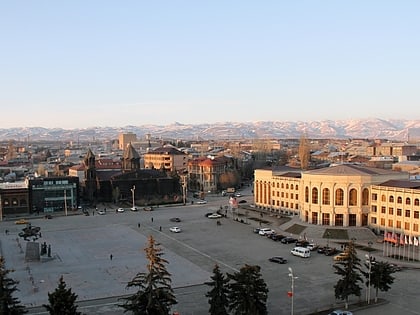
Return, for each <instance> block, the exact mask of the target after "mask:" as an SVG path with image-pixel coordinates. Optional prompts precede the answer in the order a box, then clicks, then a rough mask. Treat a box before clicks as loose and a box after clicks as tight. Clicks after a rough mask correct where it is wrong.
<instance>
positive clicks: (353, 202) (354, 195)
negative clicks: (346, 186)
mask: <svg viewBox="0 0 420 315" xmlns="http://www.w3.org/2000/svg"><path fill="white" fill-rule="evenodd" d="M334 197H335V198H334V204H335V205H336V206H344V190H343V189H341V188H337V189H336V190H335V195H334ZM318 198H319V191H318V188H317V187H313V188H312V191H311V202H312V204H318V202H319V200H318ZM357 201H358V192H357V189H354V188H352V189H350V191H349V206H357ZM305 202H306V203H308V202H309V187H305ZM321 202H322V204H323V205H331V191H330V189H329V188H324V189H322V194H321ZM368 204H369V190H368V189H367V188H365V189H363V191H362V205H363V206H367V205H368Z"/></svg>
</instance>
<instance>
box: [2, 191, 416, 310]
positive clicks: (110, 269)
mask: <svg viewBox="0 0 420 315" xmlns="http://www.w3.org/2000/svg"><path fill="white" fill-rule="evenodd" d="M242 193H243V196H242V197H240V199H245V200H248V202H252V195H251V193H250V191H249V190H246V189H245V190H244V191H242ZM206 199H207V200H208V203H207V204H204V205H197V204H196V203H195V204H193V205H191V204H188V205H186V206H179V207H160V208H157V209H155V211H139V212H131V211H128V208H127V211H126V212H125V213H116V212H115V208H117V207H114V208H112V207H111V206H110V205H106V207H107V209H108V210H107V214H106V215H97V214H96V215H94V216H87V217H86V216H82V215H78V216H67V217H64V216H63V217H56V218H54V219H52V220H45V219H37V220H35V219H34V220H32V223H33V225H35V226H40V227H41V231H42V238H41V239H40V241H41V242H44V241H45V242H46V243H47V244H51V247H52V259H50V260H45V259H43V260H42V261H41V262H25V261H24V254H23V253H22V252H21V250H20V249H19V246H18V245H17V240H16V235H17V233H18V232H19V231H20V229H21V228H22V227H21V226H17V225H14V224H13V222H8V221H5V222H2V223H1V225H0V229H1V230H0V231H4V230H5V229H8V230H9V235H7V236H4V237H2V239H1V246H2V253H3V255H4V256H5V258H6V264H7V266H9V267H11V266H13V267H14V269H15V270H16V271H15V272H14V273H13V274H12V275H11V276H13V278H15V279H16V280H19V281H20V284H19V289H20V290H21V291H20V292H19V293H18V294H19V298H20V299H21V301H22V302H23V303H24V304H25V305H27V306H28V307H31V308H30V313H29V314H46V313H45V311H44V310H43V308H42V307H39V306H40V305H42V304H43V303H46V302H47V294H48V292H51V291H53V290H54V289H55V288H56V287H57V281H58V278H59V276H60V275H63V276H64V280H65V281H66V283H67V284H68V286H69V287H71V288H72V290H73V292H75V293H76V294H77V295H78V297H79V299H80V300H83V301H85V302H80V308H81V309H80V310H81V311H83V312H84V313H85V314H106V315H108V314H109V315H111V314H115V315H117V314H123V312H122V309H120V308H117V307H116V306H115V304H116V302H117V298H118V297H120V296H123V295H125V294H129V293H130V292H129V291H127V290H126V288H125V285H126V283H127V282H128V281H129V280H131V279H132V278H133V277H134V275H135V274H136V273H137V272H141V271H144V270H145V266H146V263H147V261H146V259H145V255H144V252H143V248H144V247H145V246H146V245H147V237H148V236H149V235H153V237H154V238H155V239H156V240H157V242H158V243H159V244H160V245H161V246H162V248H163V252H164V253H165V256H164V257H165V259H167V260H168V261H169V265H168V270H169V271H170V273H171V274H172V277H171V278H172V285H173V287H174V288H175V293H176V296H177V299H178V304H177V305H176V306H174V307H173V310H174V311H175V310H176V311H179V312H180V313H181V314H183V315H187V314H191V315H197V314H198V315H200V314H208V302H207V298H206V297H205V293H206V292H207V290H208V287H207V286H206V285H204V284H203V283H204V282H206V281H209V280H210V276H211V273H212V270H213V268H214V266H215V264H218V265H219V266H220V268H221V270H222V272H224V273H234V272H237V271H239V269H240V268H241V267H242V266H244V265H245V264H252V265H259V266H261V272H262V275H263V278H264V280H265V281H266V283H267V286H268V288H269V294H268V301H267V307H268V310H269V314H289V313H290V310H291V302H292V301H291V299H290V298H289V297H288V295H287V292H288V291H290V289H291V278H290V277H289V271H288V267H291V268H292V270H293V273H294V275H295V276H296V277H297V279H295V281H294V293H295V295H294V299H293V304H294V305H293V306H294V311H295V314H310V313H314V312H317V311H322V310H324V309H326V308H328V307H329V306H331V305H333V304H334V303H336V301H335V298H334V289H333V286H334V284H335V282H336V281H337V277H336V275H335V274H334V273H333V268H332V264H333V261H332V258H331V257H326V256H324V255H320V254H317V253H314V252H313V253H312V256H311V257H310V258H308V259H304V258H299V257H295V256H292V255H291V254H290V250H291V249H292V247H293V245H292V244H281V243H280V242H274V241H272V240H269V239H267V238H266V237H263V236H259V235H257V234H255V233H253V228H254V227H256V226H257V221H255V220H251V217H252V216H253V213H252V211H250V212H249V216H250V218H249V219H248V220H245V221H246V222H247V223H248V224H246V223H240V222H238V221H235V220H233V219H232V213H230V212H228V217H227V218H223V219H221V223H222V224H221V226H218V225H217V224H216V221H217V220H212V219H207V218H206V217H205V216H204V214H205V213H207V212H213V211H216V210H217V209H219V208H220V206H222V207H224V206H225V205H228V198H227V197H221V196H217V197H216V196H207V197H206ZM255 216H257V214H255ZM172 217H179V218H180V219H181V222H179V223H173V222H171V221H170V220H169V219H170V218H172ZM272 221H273V222H272V223H270V224H266V226H269V227H272V228H273V229H275V230H277V229H280V228H281V227H280V226H278V225H277V224H276V220H275V219H273V220H272ZM139 224H140V227H139ZM174 225H176V226H179V227H181V228H182V232H181V233H171V232H170V231H169V228H170V227H171V226H174ZM308 237H310V235H308ZM20 243H21V247H22V244H23V247H24V245H25V244H24V241H23V240H21V241H20ZM110 254H112V255H113V259H112V260H110ZM274 255H276V256H277V255H278V256H283V257H285V258H287V259H288V264H286V265H279V264H276V263H272V262H269V261H268V258H269V257H271V256H274ZM360 255H364V253H360ZM31 278H32V280H31V281H33V283H32V284H31V282H30V280H29V279H31ZM417 278H418V271H417V270H404V271H402V272H399V273H398V274H396V281H395V284H394V285H393V286H392V289H391V290H390V291H389V292H388V293H383V292H380V297H384V298H387V299H388V300H389V302H390V303H389V304H387V305H386V306H380V307H377V308H374V309H366V310H358V311H357V314H365V315H370V314H373V312H375V313H380V314H385V315H388V314H401V313H404V314H419V308H418V302H417V300H416V292H418V290H419V289H420V284H419V282H418V281H417ZM34 287H36V290H34ZM363 294H364V292H363ZM372 296H374V291H373V289H372ZM363 298H364V296H362V299H363ZM353 300H354V301H357V299H356V298H354V299H353Z"/></svg>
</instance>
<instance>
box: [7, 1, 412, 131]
mask: <svg viewBox="0 0 420 315" xmlns="http://www.w3.org/2000/svg"><path fill="white" fill-rule="evenodd" d="M419 12H420V1H417V0H416V1H404V0H403V1H388V0H381V1H375V0H369V1H366V0H360V1H358V0H355V1H335V0H334V1H332V0H331V1H328V0H325V1H314V0H308V1H305V0H293V1H291V0H287V1H286V0H284V1H282V0H273V1H270V0H267V1H248V0H238V1H237V0H232V1H229V0H223V1H219V0H212V1H197V0H195V1H188V0H185V1H181V0H180V1H178V0H157V1H142V0H136V1H129V0H128V1H107V0H100V1H96V0H90V1H85V0H84V1H77V0H72V1H46V0H37V1H21V0H14V1H1V2H0V106H1V118H2V119H1V123H0V128H11V127H47V128H56V127H59V128H64V129H77V128H88V127H95V126H97V127H123V126H128V125H134V126H141V125H148V124H154V125H169V124H173V123H175V122H178V123H181V124H202V123H216V122H255V121H321V120H347V119H363V118H382V119H419V118H420V109H419V108H420V107H419V101H420V93H419V81H420V80H419V79H420V59H419V56H420V36H419V31H420V19H419V18H418V16H419Z"/></svg>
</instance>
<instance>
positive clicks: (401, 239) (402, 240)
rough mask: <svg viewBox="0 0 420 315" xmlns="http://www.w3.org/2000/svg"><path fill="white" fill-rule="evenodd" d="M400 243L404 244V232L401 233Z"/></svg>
mask: <svg viewBox="0 0 420 315" xmlns="http://www.w3.org/2000/svg"><path fill="white" fill-rule="evenodd" d="M400 245H404V234H400Z"/></svg>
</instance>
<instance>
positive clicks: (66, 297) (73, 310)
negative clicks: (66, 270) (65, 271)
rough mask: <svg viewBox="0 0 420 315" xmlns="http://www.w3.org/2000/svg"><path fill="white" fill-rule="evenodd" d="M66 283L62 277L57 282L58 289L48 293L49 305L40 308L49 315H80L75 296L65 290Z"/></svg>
mask: <svg viewBox="0 0 420 315" xmlns="http://www.w3.org/2000/svg"><path fill="white" fill-rule="evenodd" d="M66 286H67V285H66V282H65V281H64V279H63V276H61V277H60V280H59V281H58V287H57V288H56V289H55V291H54V292H52V293H48V302H49V304H43V305H42V306H43V307H45V309H46V310H47V311H48V312H49V313H50V315H80V314H81V313H80V312H78V311H77V305H76V304H75V303H76V299H77V295H76V294H75V293H73V292H71V288H69V289H67V288H66Z"/></svg>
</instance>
